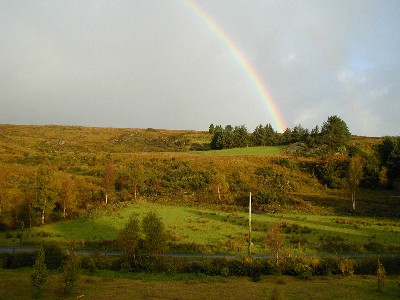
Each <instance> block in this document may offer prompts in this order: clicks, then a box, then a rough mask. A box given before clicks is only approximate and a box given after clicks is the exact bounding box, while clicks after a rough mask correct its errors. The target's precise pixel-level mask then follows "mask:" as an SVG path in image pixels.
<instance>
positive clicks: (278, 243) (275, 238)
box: [264, 222, 284, 267]
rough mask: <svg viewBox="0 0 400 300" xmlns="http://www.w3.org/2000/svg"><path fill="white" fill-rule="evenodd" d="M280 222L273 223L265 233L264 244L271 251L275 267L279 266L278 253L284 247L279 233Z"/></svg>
mask: <svg viewBox="0 0 400 300" xmlns="http://www.w3.org/2000/svg"><path fill="white" fill-rule="evenodd" d="M281 228H282V224H281V222H278V223H275V224H274V225H273V226H272V227H271V229H270V230H269V231H268V232H267V234H266V236H265V240H264V244H265V245H266V246H268V247H269V248H270V250H271V254H272V257H273V258H274V263H275V266H276V267H278V266H279V253H280V252H281V250H282V247H283V245H284V239H283V236H282V233H281V230H282V229H281Z"/></svg>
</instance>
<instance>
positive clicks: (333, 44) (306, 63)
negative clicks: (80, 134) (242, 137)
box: [0, 0, 400, 136]
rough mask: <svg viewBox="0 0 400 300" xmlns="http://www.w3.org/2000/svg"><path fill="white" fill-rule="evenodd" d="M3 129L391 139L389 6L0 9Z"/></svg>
mask: <svg viewBox="0 0 400 300" xmlns="http://www.w3.org/2000/svg"><path fill="white" fill-rule="evenodd" d="M0 45H1V46H0V123H1V124H31V125H47V124H59V125H77V126H93V127H119V128H164V129H185V130H186V129H188V130H208V127H209V125H210V124H211V123H213V124H220V125H222V126H225V125H227V124H230V125H232V126H237V125H245V126H246V127H247V129H248V130H249V131H253V130H254V129H255V127H256V126H258V125H259V124H263V125H266V124H268V123H270V124H271V125H272V127H273V128H274V129H275V130H277V131H278V132H282V131H283V130H284V129H285V128H293V127H294V126H297V125H299V124H300V125H302V126H303V127H305V128H308V129H312V128H314V127H315V126H316V125H318V126H321V125H322V124H323V122H324V121H326V120H327V119H328V117H329V116H332V115H337V116H339V117H340V118H342V119H343V120H344V121H345V122H346V124H347V125H348V127H349V130H350V132H351V133H352V134H355V135H366V136H385V135H400V126H399V124H400V121H399V120H400V118H399V116H400V99H399V98H400V1H398V0H393V1H391V0H360V1H359V0H335V1H331V0H308V1H306V0H279V1H278V0H276V1H274V0H193V1H189V0H188V1H178V0H152V1H148V0H126V1H124V0H120V1H117V0H109V1H106V0H69V1H65V0H21V1H13V0H0Z"/></svg>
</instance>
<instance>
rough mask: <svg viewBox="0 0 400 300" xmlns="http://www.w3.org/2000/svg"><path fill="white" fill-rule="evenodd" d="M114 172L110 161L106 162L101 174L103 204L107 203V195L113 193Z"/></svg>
mask: <svg viewBox="0 0 400 300" xmlns="http://www.w3.org/2000/svg"><path fill="white" fill-rule="evenodd" d="M115 180H116V171H115V167H114V165H113V163H112V161H110V160H109V161H107V163H106V166H105V169H104V174H103V188H104V191H105V194H106V195H105V203H106V204H107V203H108V195H109V194H110V193H111V192H113V191H114V185H115Z"/></svg>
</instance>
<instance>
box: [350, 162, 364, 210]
mask: <svg viewBox="0 0 400 300" xmlns="http://www.w3.org/2000/svg"><path fill="white" fill-rule="evenodd" d="M362 176H363V165H362V158H361V156H360V155H358V154H356V155H355V156H353V157H352V158H351V160H350V165H349V171H348V174H347V184H348V186H349V189H350V194H351V202H352V205H353V210H356V191H357V188H358V185H359V184H360V181H361V179H362Z"/></svg>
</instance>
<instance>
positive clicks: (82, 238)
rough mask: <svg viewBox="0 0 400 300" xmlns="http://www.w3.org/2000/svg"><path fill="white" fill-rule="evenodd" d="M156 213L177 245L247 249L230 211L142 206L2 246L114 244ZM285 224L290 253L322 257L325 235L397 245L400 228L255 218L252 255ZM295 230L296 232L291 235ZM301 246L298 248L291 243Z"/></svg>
mask: <svg viewBox="0 0 400 300" xmlns="http://www.w3.org/2000/svg"><path fill="white" fill-rule="evenodd" d="M150 211H154V212H156V213H157V214H159V215H160V216H161V218H162V219H163V221H164V223H165V226H166V230H167V232H168V234H169V235H170V237H171V239H172V240H173V242H174V243H178V244H179V243H192V244H199V245H208V246H209V247H208V248H207V249H208V251H212V252H230V253H236V254H245V253H246V251H247V244H248V239H247V236H248V213H247V212H245V211H244V210H243V211H236V212H226V211H222V210H218V209H215V210H213V209H206V208H194V207H181V206H176V205H162V204H156V203H149V202H145V201H139V202H136V203H133V204H124V205H122V206H120V207H119V208H117V207H113V206H111V205H110V206H109V207H108V208H107V209H105V210H99V211H97V212H93V213H92V214H91V215H90V216H89V217H88V218H79V219H75V220H69V221H62V222H58V223H53V224H48V225H46V226H42V227H34V228H27V229H24V230H16V231H11V232H8V233H0V244H2V245H19V244H20V243H22V244H27V243H28V244H29V243H34V242H38V241H41V240H51V241H56V242H58V243H60V244H64V245H68V243H70V242H72V241H75V242H80V243H81V244H82V245H84V244H85V242H90V241H101V240H113V239H115V238H116V237H117V235H118V231H119V230H120V229H121V228H122V227H123V225H124V224H125V223H126V222H127V220H128V218H129V216H130V215H132V214H135V215H136V216H138V217H139V218H140V219H141V218H142V217H143V216H144V215H145V214H147V213H148V212H150ZM276 222H283V223H284V224H286V227H288V229H289V230H288V229H285V228H283V235H284V236H285V240H286V246H285V248H286V250H287V251H293V252H299V251H300V252H306V253H315V252H320V250H319V249H318V246H319V245H320V243H321V241H322V240H323V239H324V238H326V237H327V236H329V235H331V236H339V237H340V238H342V239H343V240H344V241H347V242H351V243H360V244H365V243H369V242H374V243H381V244H387V245H399V240H398V236H399V234H400V223H399V222H396V221H394V220H390V219H375V218H368V217H342V216H320V215H301V214H253V216H252V241H253V244H254V246H253V252H254V253H268V250H267V249H265V248H264V247H263V243H262V241H263V240H264V238H265V234H266V232H267V231H268V230H269V229H270V228H271V227H272V224H273V223H276ZM291 228H296V231H295V230H290V229H291ZM295 240H299V241H301V243H300V247H299V243H295V242H293V241H295Z"/></svg>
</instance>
